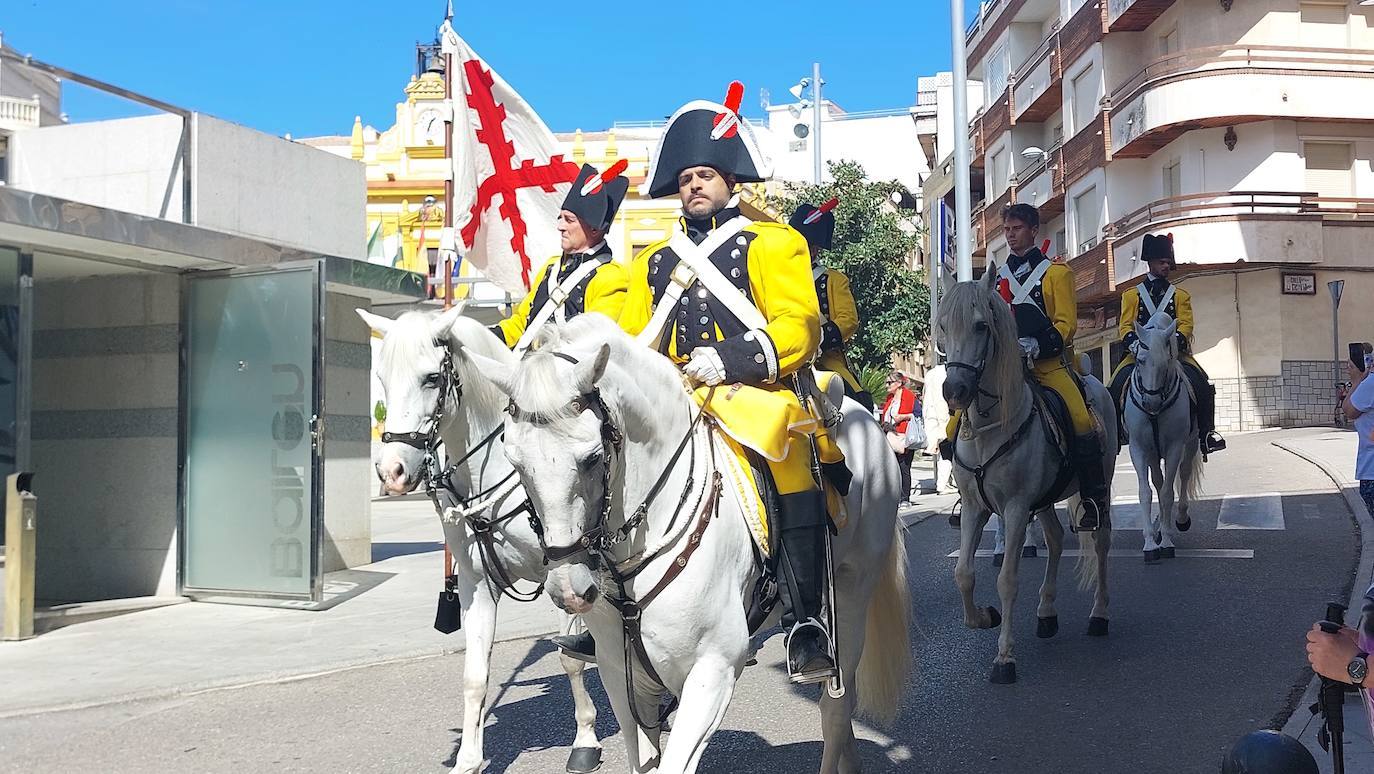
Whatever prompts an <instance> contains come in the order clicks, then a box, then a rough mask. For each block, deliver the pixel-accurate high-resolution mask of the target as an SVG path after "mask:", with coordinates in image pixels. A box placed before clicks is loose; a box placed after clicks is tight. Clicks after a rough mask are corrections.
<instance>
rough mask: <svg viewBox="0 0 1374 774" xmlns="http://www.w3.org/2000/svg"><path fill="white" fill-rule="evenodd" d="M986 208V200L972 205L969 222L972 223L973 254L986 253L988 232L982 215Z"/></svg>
mask: <svg viewBox="0 0 1374 774" xmlns="http://www.w3.org/2000/svg"><path fill="white" fill-rule="evenodd" d="M987 208H988V200H987V199H983V200H981V201H979V202H978V203H977V204H975V205H973V211H972V212H971V213H970V217H969V220H971V221H972V222H973V240H972V242H973V254H974V255H985V254H986V253H987V251H988V230H987V229H986V228H985V227H984V224H983V213H984V211H986V210H987Z"/></svg>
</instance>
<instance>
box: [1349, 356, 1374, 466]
mask: <svg viewBox="0 0 1374 774" xmlns="http://www.w3.org/2000/svg"><path fill="white" fill-rule="evenodd" d="M1350 404H1351V405H1353V406H1354V407H1355V408H1357V409H1359V410H1360V411H1363V412H1364V413H1363V414H1361V415H1360V416H1359V417H1357V418H1356V419H1355V432H1356V433H1359V435H1360V445H1359V450H1358V451H1357V452H1356V453H1355V478H1356V479H1358V480H1360V481H1374V440H1370V434H1371V433H1374V375H1370V376H1367V377H1365V380H1364V381H1362V382H1360V386H1358V387H1356V388H1355V391H1354V392H1352V393H1351V394H1350Z"/></svg>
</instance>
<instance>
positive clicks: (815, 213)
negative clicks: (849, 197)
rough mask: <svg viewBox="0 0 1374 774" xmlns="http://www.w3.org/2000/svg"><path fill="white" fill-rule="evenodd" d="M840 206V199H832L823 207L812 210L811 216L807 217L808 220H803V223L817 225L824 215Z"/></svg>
mask: <svg viewBox="0 0 1374 774" xmlns="http://www.w3.org/2000/svg"><path fill="white" fill-rule="evenodd" d="M838 206H840V200H839V198H838V197H834V198H831V199H830V201H828V202H826V203H825V204H822V205H821V206H819V207H817V208H816V209H814V210H812V211H811V214H810V215H807V216H806V219H805V220H803V221H802V223H805V224H806V225H808V226H809V225H811V224H812V223H815V222H816V221H818V220H820V219H821V216H822V215H824V214H825V213H827V212H830V211H831V210H833V209H835V208H836V207H838Z"/></svg>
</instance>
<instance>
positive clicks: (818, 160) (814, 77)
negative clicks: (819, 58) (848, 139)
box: [787, 62, 825, 185]
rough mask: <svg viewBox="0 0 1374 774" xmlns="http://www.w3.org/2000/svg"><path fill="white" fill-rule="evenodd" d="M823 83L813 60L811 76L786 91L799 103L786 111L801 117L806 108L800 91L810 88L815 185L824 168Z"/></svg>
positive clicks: (793, 115)
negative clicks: (822, 142) (822, 128)
mask: <svg viewBox="0 0 1374 774" xmlns="http://www.w3.org/2000/svg"><path fill="white" fill-rule="evenodd" d="M824 85H825V80H824V79H822V78H821V63H820V62H815V63H813V64H812V65H811V77H810V78H802V79H801V80H800V81H797V85H795V86H793V87H792V88H790V89H788V91H790V92H792V96H793V97H795V98H796V99H797V100H798V101H799V102H800V103H801V104H800V105H799V106H797V105H794V106H792V107H789V108H788V109H787V112H789V113H791V114H792V117H793V118H798V119H799V118H801V113H802V110H804V109H805V108H806V100H804V99H802V92H804V91H805V90H806V88H807V87H808V86H809V87H810V88H811V135H812V138H811V148H812V163H813V165H814V169H813V170H812V172H813V175H814V177H815V183H816V185H820V184H821V173H822V171H823V169H824V162H823V161H822V157H821V109H822V105H823V104H824V102H822V97H821V87H822V86H824ZM796 134H797V136H798V137H805V136H806V135H804V134H802V133H800V132H796Z"/></svg>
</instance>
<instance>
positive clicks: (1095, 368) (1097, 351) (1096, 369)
mask: <svg viewBox="0 0 1374 774" xmlns="http://www.w3.org/2000/svg"><path fill="white" fill-rule="evenodd" d="M1088 363H1089V365H1090V366H1091V368H1092V373H1093V376H1096V377H1097V380H1098V381H1099V382H1104V383H1105V382H1106V381H1107V380H1106V379H1104V378H1103V376H1104V372H1103V369H1102V348H1101V347H1093V348H1092V349H1090V350H1088Z"/></svg>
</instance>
